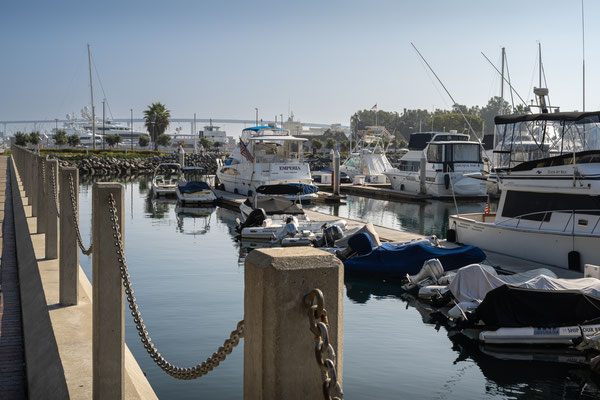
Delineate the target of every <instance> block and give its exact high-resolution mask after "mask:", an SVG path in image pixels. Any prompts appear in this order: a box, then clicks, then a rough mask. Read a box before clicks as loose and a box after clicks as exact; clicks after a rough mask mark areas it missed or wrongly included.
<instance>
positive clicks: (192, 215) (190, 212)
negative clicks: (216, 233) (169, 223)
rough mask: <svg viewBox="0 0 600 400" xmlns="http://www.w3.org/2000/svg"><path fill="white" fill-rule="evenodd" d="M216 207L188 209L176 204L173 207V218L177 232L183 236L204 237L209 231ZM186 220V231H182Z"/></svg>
mask: <svg viewBox="0 0 600 400" xmlns="http://www.w3.org/2000/svg"><path fill="white" fill-rule="evenodd" d="M216 209H217V207H214V206H205V207H189V206H185V207H183V206H181V205H179V204H177V206H176V207H175V216H176V218H177V230H178V232H179V233H183V234H184V235H194V236H195V235H205V234H206V233H208V230H209V229H210V221H211V218H212V214H213V213H214V212H215V210H216ZM186 220H187V225H186V226H187V229H184V223H186V222H185V221H186Z"/></svg>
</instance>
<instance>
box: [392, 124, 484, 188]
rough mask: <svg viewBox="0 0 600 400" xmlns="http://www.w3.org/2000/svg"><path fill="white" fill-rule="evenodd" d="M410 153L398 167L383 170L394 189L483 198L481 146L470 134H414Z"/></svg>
mask: <svg viewBox="0 0 600 400" xmlns="http://www.w3.org/2000/svg"><path fill="white" fill-rule="evenodd" d="M408 148H409V151H408V152H407V153H406V154H405V155H403V156H402V158H401V159H400V165H399V166H398V167H397V168H391V169H388V170H386V171H385V175H386V176H387V177H388V179H389V180H390V183H391V184H392V188H393V189H394V190H397V191H400V192H405V193H408V194H427V195H430V196H433V197H438V198H444V197H446V198H448V197H483V196H485V195H486V184H485V181H484V180H481V179H476V176H482V173H481V171H482V170H483V159H482V156H481V143H479V142H476V141H471V140H469V135H467V134H461V133H457V132H456V131H450V132H417V133H413V134H411V135H410V141H409V144H408Z"/></svg>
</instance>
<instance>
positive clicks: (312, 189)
mask: <svg viewBox="0 0 600 400" xmlns="http://www.w3.org/2000/svg"><path fill="white" fill-rule="evenodd" d="M286 185H291V186H298V187H301V188H302V194H313V193H317V192H318V191H319V187H318V186H315V185H307V184H305V183H286Z"/></svg>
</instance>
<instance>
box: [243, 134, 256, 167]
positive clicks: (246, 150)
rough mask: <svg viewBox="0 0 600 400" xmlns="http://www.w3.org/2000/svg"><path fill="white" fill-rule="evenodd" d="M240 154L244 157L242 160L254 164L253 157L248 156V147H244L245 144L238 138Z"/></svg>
mask: <svg viewBox="0 0 600 400" xmlns="http://www.w3.org/2000/svg"><path fill="white" fill-rule="evenodd" d="M240 153H241V154H242V155H243V156H244V158H245V159H246V160H248V161H250V162H252V163H253V162H254V157H252V154H250V151H249V150H248V147H246V143H244V141H243V140H242V139H241V138H240Z"/></svg>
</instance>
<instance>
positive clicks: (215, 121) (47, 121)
mask: <svg viewBox="0 0 600 400" xmlns="http://www.w3.org/2000/svg"><path fill="white" fill-rule="evenodd" d="M68 121H69V120H66V119H35V120H34V119H31V120H7V121H0V124H2V125H4V130H3V131H4V132H6V126H7V125H16V124H36V125H37V124H56V123H59V122H60V123H61V124H62V123H65V122H68ZM111 121H113V122H125V123H129V122H131V119H129V118H115V119H111ZM170 121H171V122H175V123H190V124H192V123H194V119H193V118H171V119H170ZM211 121H212V123H213V124H247V125H255V124H256V120H254V119H226V118H223V119H215V118H197V119H196V123H199V124H204V123H209V122H211ZM133 122H134V123H142V122H146V120H145V119H143V118H134V119H133ZM261 122H262V123H263V124H268V123H274V122H275V121H270V120H261ZM100 123H102V122H100ZM302 124H303V125H305V126H314V127H317V128H329V127H330V126H331V124H319V123H315V122H303V123H302ZM342 128H348V127H347V126H344V125H342Z"/></svg>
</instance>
